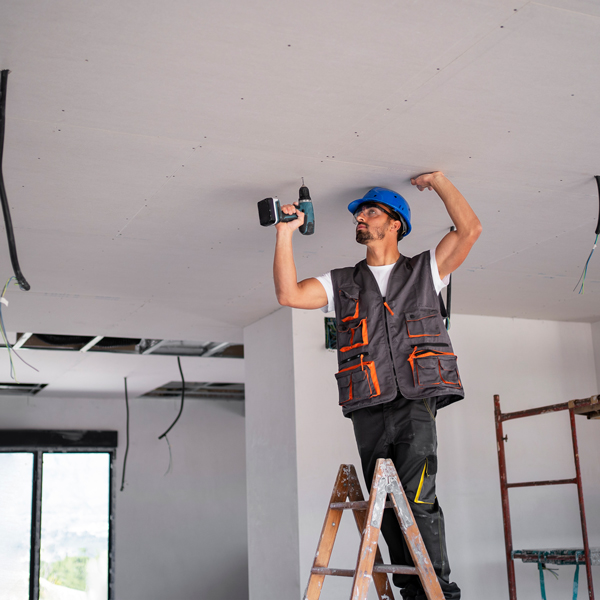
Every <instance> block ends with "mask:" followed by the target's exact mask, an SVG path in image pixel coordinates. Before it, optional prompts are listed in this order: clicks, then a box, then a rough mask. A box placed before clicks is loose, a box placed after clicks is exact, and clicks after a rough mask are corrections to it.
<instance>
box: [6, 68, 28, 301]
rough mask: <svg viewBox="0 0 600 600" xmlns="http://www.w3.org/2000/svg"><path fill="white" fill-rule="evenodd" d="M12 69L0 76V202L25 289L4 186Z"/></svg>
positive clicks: (12, 256) (14, 265) (15, 265)
mask: <svg viewBox="0 0 600 600" xmlns="http://www.w3.org/2000/svg"><path fill="white" fill-rule="evenodd" d="M9 73H10V71H9V70H8V69H4V70H3V71H2V74H1V78H0V203H1V204H2V212H3V213H4V224H5V226H6V237H7V238H8V252H9V254H10V262H11V264H12V268H13V272H14V274H15V278H16V280H17V283H18V284H19V286H20V288H21V289H22V290H24V291H27V290H29V289H31V286H30V285H29V284H28V283H27V280H26V279H25V277H24V276H23V273H21V267H19V259H18V258H17V245H16V242H15V233H14V231H13V226H12V219H11V217H10V207H9V205H8V198H7V197H6V189H5V187H4V175H3V174H2V157H3V154H4V126H5V124H6V89H7V86H8V74H9Z"/></svg>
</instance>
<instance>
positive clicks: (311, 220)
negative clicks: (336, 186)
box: [258, 178, 315, 235]
mask: <svg viewBox="0 0 600 600" xmlns="http://www.w3.org/2000/svg"><path fill="white" fill-rule="evenodd" d="M298 210H300V211H302V212H303V213H304V223H303V224H302V225H300V227H299V229H300V233H301V234H302V235H312V234H313V233H314V232H315V211H314V209H313V204H312V200H311V199H310V192H309V191H308V188H307V187H306V186H305V185H304V178H302V185H301V187H300V190H299V198H298ZM258 218H259V220H260V224H261V225H262V226H263V227H268V226H269V225H276V224H277V223H288V222H289V221H294V220H295V219H297V218H298V215H286V214H285V213H283V212H281V206H280V204H279V199H278V198H265V199H264V200H261V201H260V202H259V203H258Z"/></svg>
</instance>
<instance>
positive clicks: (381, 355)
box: [273, 171, 481, 600]
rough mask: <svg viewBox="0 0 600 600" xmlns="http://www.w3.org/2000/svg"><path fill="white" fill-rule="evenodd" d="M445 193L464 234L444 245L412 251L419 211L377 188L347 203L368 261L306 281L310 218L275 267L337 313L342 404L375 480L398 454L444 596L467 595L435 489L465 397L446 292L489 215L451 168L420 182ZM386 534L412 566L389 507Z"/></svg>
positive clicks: (397, 556) (393, 553)
mask: <svg viewBox="0 0 600 600" xmlns="http://www.w3.org/2000/svg"><path fill="white" fill-rule="evenodd" d="M411 183H412V185H414V186H416V187H417V189H418V190H419V191H423V190H425V189H427V190H435V191H436V192H437V194H438V196H439V197H440V198H441V200H442V202H443V203H444V205H445V207H446V210H447V211H448V214H449V215H450V218H451V219H452V222H453V223H454V225H455V227H456V230H455V231H452V232H450V233H448V234H447V235H446V236H445V237H444V238H443V239H442V240H441V242H440V243H439V244H438V245H437V247H436V248H435V249H434V250H428V251H426V252H423V253H422V254H419V255H417V256H415V257H413V258H408V257H405V256H402V255H401V254H400V252H399V250H398V242H399V241H400V240H401V239H402V238H403V237H404V236H406V235H408V234H409V233H410V231H411V229H412V226H411V221H410V208H409V206H408V204H407V202H406V200H405V199H404V198H403V197H402V196H401V195H400V194H397V193H396V192H393V191H392V190H388V189H385V188H373V189H372V190H370V191H369V192H368V193H367V194H366V195H365V196H364V197H363V198H361V199H360V200H355V201H354V202H351V203H350V205H349V206H348V209H349V210H350V212H351V213H352V214H353V215H354V220H355V223H356V241H357V242H358V243H359V244H364V245H365V246H366V247H367V257H366V260H363V261H361V262H359V263H358V264H357V265H356V266H354V267H347V268H344V269H335V270H333V271H331V273H328V274H326V275H324V276H321V277H317V278H311V279H305V280H303V281H300V282H298V281H297V276H296V267H295V265H294V258H293V252H292V234H293V232H294V231H295V230H296V229H297V228H298V227H300V225H301V224H302V223H303V222H304V215H303V213H302V212H300V211H298V209H297V208H296V206H294V205H292V204H290V205H286V206H283V207H282V210H283V212H285V213H286V214H294V213H295V214H297V215H298V219H297V220H295V221H290V222H288V223H278V224H277V226H276V227H277V242H276V246H275V260H274V264H273V275H274V280H275V290H276V293H277V299H278V301H279V303H280V304H282V305H284V306H291V307H293V308H303V309H316V308H323V309H324V310H325V311H329V310H333V308H335V312H336V322H337V345H338V363H339V371H338V373H336V379H337V382H338V389H339V396H340V398H339V402H340V405H341V406H342V410H343V413H344V415H345V416H347V417H350V418H351V419H352V423H353V426H354V433H355V437H356V442H357V445H358V450H359V453H360V457H361V462H362V467H363V473H364V476H365V481H366V482H367V485H369V486H370V485H371V482H372V479H373V473H374V471H375V463H376V461H377V459H378V458H391V459H392V460H393V462H394V464H395V466H396V470H397V471H398V475H399V477H400V481H401V482H402V484H403V486H404V489H405V491H406V494H407V497H408V499H409V502H410V505H411V508H412V511H413V514H414V516H415V519H416V520H417V524H418V526H419V529H420V532H421V535H422V537H423V540H424V542H425V545H426V547H427V551H428V553H429V556H430V558H431V561H432V563H433V567H434V569H435V571H436V574H437V576H438V580H439V582H440V586H441V588H442V591H443V592H444V597H445V598H448V599H452V600H456V599H458V598H460V589H459V588H458V586H457V585H456V584H455V583H451V582H450V579H449V576H450V567H449V564H448V558H447V554H446V542H445V538H444V518H443V513H442V509H441V507H440V506H439V504H438V501H437V498H436V496H435V474H436V472H437V458H436V453H437V438H436V427H435V415H436V411H437V409H439V408H441V407H443V406H446V405H448V404H450V403H452V402H454V401H456V400H460V399H461V398H462V397H463V396H464V392H463V388H462V384H461V381H460V376H459V373H458V368H457V365H456V356H455V355H454V353H453V350H452V345H451V343H450V338H449V336H448V333H447V331H446V329H445V327H444V326H443V319H442V316H441V313H440V302H439V297H438V296H439V293H440V291H441V290H442V289H443V288H444V286H445V285H447V283H448V277H449V275H450V273H452V272H453V271H455V270H456V269H457V268H458V267H459V266H460V265H461V264H462V263H463V261H464V260H465V258H466V257H467V255H468V253H469V251H470V250H471V247H472V246H473V244H474V243H475V241H476V240H477V238H478V237H479V235H480V233H481V224H480V222H479V219H478V218H477V216H476V215H475V213H474V212H473V210H472V209H471V207H470V206H469V204H468V203H467V201H466V200H465V198H464V197H463V196H462V194H461V193H460V192H459V191H458V190H457V189H456V188H455V187H454V185H452V183H451V182H450V181H449V180H448V179H447V178H446V177H445V176H444V174H443V173H441V172H439V171H437V172H435V173H426V174H423V175H419V176H418V177H416V178H414V179H411ZM382 533H383V535H384V537H385V540H386V542H387V544H388V547H389V550H390V557H391V561H392V563H393V564H412V559H411V557H410V553H409V551H408V548H407V547H406V544H405V542H404V538H403V536H402V533H401V531H400V528H399V526H398V522H397V520H396V517H395V515H394V514H393V512H392V511H391V510H389V509H388V510H386V511H385V514H384V517H383V522H382ZM393 580H394V584H395V585H397V586H398V587H400V588H401V593H402V597H403V598H405V599H406V598H414V599H418V600H421V599H422V600H425V593H424V591H423V588H422V586H421V583H420V581H419V578H418V577H417V576H414V575H412V576H411V575H394V577H393Z"/></svg>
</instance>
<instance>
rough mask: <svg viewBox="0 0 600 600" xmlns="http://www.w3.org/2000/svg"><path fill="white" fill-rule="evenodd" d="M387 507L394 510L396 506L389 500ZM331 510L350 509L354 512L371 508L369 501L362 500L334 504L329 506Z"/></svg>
mask: <svg viewBox="0 0 600 600" xmlns="http://www.w3.org/2000/svg"><path fill="white" fill-rule="evenodd" d="M385 507H386V508H394V505H393V504H392V501H391V500H388V501H387V502H386V503H385ZM329 508H333V509H338V510H339V509H342V510H348V509H352V510H367V509H368V508H369V502H368V500H360V501H355V502H332V503H331V504H330V505H329Z"/></svg>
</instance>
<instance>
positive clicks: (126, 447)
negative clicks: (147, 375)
mask: <svg viewBox="0 0 600 600" xmlns="http://www.w3.org/2000/svg"><path fill="white" fill-rule="evenodd" d="M124 379H125V409H126V411H127V425H126V431H127V443H126V445H125V456H124V457H123V474H122V477H121V491H123V488H124V487H125V469H126V468H127V455H128V454H129V395H128V394H127V377H125V378H124Z"/></svg>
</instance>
